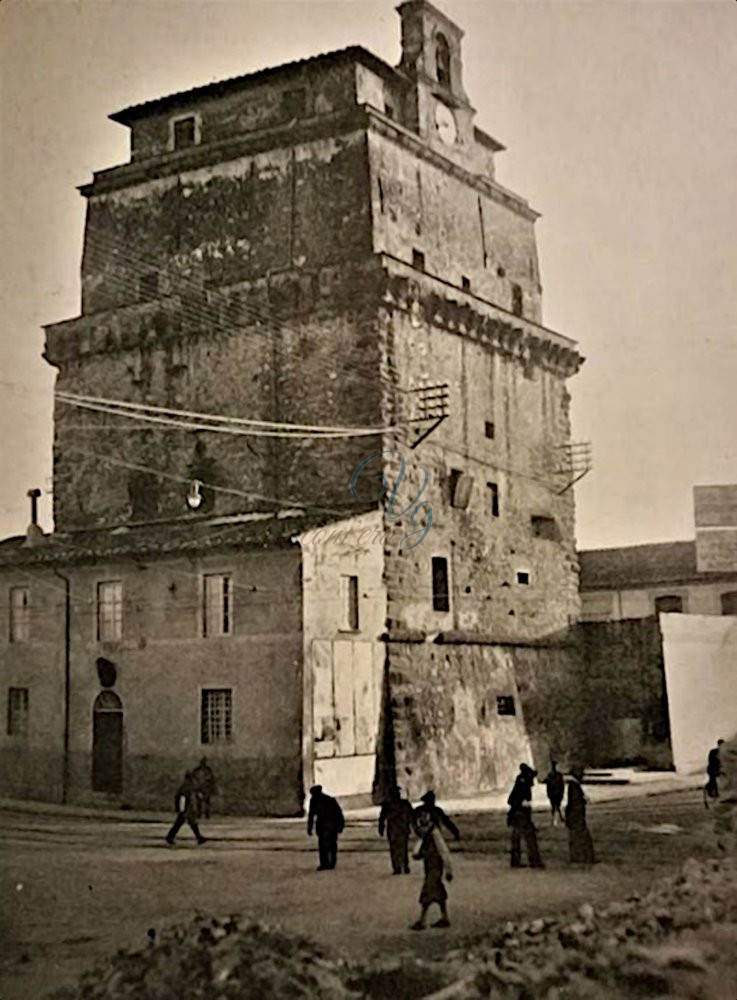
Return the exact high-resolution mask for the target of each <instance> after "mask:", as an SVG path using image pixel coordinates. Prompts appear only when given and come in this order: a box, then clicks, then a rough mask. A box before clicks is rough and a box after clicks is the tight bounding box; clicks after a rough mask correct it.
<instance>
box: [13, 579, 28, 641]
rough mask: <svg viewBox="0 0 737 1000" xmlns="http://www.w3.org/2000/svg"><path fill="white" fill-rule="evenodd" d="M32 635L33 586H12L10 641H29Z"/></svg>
mask: <svg viewBox="0 0 737 1000" xmlns="http://www.w3.org/2000/svg"><path fill="white" fill-rule="evenodd" d="M30 636H31V588H30V587H11V588H10V636H9V638H10V641H11V642H27V641H28V639H29V638H30Z"/></svg>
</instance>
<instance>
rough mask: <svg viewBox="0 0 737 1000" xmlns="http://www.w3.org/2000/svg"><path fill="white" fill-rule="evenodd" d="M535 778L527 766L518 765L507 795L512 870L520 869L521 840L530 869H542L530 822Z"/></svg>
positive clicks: (532, 826) (534, 774)
mask: <svg viewBox="0 0 737 1000" xmlns="http://www.w3.org/2000/svg"><path fill="white" fill-rule="evenodd" d="M536 777H537V771H534V770H533V769H532V768H531V767H530V766H529V765H528V764H520V766H519V774H518V775H517V779H516V781H515V783H514V787H513V788H512V791H511V792H510V793H509V798H508V799H507V805H508V806H509V813H508V814H507V826H508V827H510V829H511V831H512V843H511V864H512V868H521V867H522V838H523V837H524V840H525V847H526V848H527V860H528V861H529V864H530V868H544V867H545V865H544V864H543V860H542V858H541V857H540V851H539V848H538V846H537V831H536V830H535V824H534V823H533V822H532V784H533V782H534V780H535V778H536Z"/></svg>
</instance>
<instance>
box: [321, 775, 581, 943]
mask: <svg viewBox="0 0 737 1000" xmlns="http://www.w3.org/2000/svg"><path fill="white" fill-rule="evenodd" d="M583 775H584V772H583V768H582V767H578V766H574V767H572V768H571V770H570V779H569V781H568V799H567V802H566V806H565V815H563V813H562V812H561V807H562V805H563V798H564V796H565V791H566V782H565V779H564V777H563V775H562V774H561V773H560V771H558V768H557V765H556V762H555V761H551V768H550V772H549V774H548V775H547V777H546V778H545V779H544V783H545V786H546V789H547V794H548V801H549V802H550V810H551V820H552V823H553V825H554V826H555V825H556V824H557V822H558V821H560V822H564V823H565V825H566V827H567V828H568V845H569V857H570V860H571V862H572V863H574V864H586V865H590V864H594V862H595V860H596V859H595V856H594V844H593V841H592V839H591V834H590V832H589V829H588V826H587V823H586V796H585V794H584V791H583V788H582V782H583ZM536 777H537V771H535V770H534V769H533V768H531V767H530V766H529V765H528V764H520V768H519V774H518V775H517V778H516V779H515V782H514V787H513V788H512V791H511V792H510V794H509V798H508V799H507V805H508V806H509V812H508V814H507V825H508V827H509V828H510V833H511V844H510V859H511V865H512V867H513V868H521V867H522V843H523V841H524V845H525V848H526V852H527V861H528V864H529V866H530V867H531V868H544V867H545V865H544V862H543V860H542V857H541V856H540V849H539V846H538V842H537V829H536V827H535V824H534V823H533V820H532V789H533V785H534V782H535V778H536ZM420 801H421V805H419V806H417V808H414V807H413V806H412V803H411V802H409V800H407V799H405V798H402V794H401V791H400V789H399V788H398V787H396V786H395V787H393V788H392V789H391V791H390V793H389V796H388V798H387V800H386V802H384V804H383V805H382V807H381V812H380V813H379V836H380V837H383V836H385V835H386V838H387V841H388V844H389V857H390V860H391V866H392V872H393V874H394V875H402V874H409V871H410V857H409V841H410V835H411V834H412V832H414V833H415V834H416V836H417V837H418V838H419V844H418V847H417V850H416V852H415V854H414V858H415V860H417V861H422V862H423V866H424V872H425V878H424V881H423V884H422V890H421V892H420V908H421V910H420V916H419V919H418V920H417V921H416V922H415V923H414V924H413V925H412V929H413V930H418V931H419V930H424V928H425V926H426V920H427V914H428V911H429V909H430V907H431V906H432V905H433V904H436V905H437V906H438V908H439V910H440V918H439V919H438V920H437V921H436V923H434V924H433V927H449V926H450V920H449V917H448V909H447V899H448V890H447V889H446V887H445V884H444V883H445V882H450V881H451V880H452V878H453V868H452V863H451V856H450V851H449V849H448V845H447V843H446V841H445V837H444V832H445V833H448V834H450V835H451V836H452V837H454V838H455V839H456V840H459V839H460V832H459V830H458V827H457V826H456V825H455V823H454V822H453V821H452V820H451V819H450V818H449V817H448V816H446V814H445V813H444V812H443V810H442V809H441V808H440V806H439V805H438V804H437V802H436V800H435V793H434V792H432V791H428V792H425V794H424V795H423V796H422V799H421V800H420ZM344 827H345V819H344V817H343V811H342V810H341V808H340V805H339V804H338V801H337V800H336V799H335V798H333V797H332V796H330V795H327V794H326V793H325V792H324V791H323V788H322V785H314V786H313V787H312V788H311V789H310V808H309V813H308V817H307V833H308V835H310V836H311V835H312V833H313V831H314V833H316V834H317V839H318V851H319V858H320V863H319V865H318V871H326V870H329V869H333V868H335V866H336V863H337V857H338V837H339V835H340V834H341V833H342V832H343V829H344Z"/></svg>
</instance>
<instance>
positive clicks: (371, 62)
mask: <svg viewBox="0 0 737 1000" xmlns="http://www.w3.org/2000/svg"><path fill="white" fill-rule="evenodd" d="M351 60H352V61H354V62H360V63H363V64H364V65H367V66H369V67H370V68H371V69H373V70H375V71H376V72H377V73H381V74H382V75H383V76H386V75H391V76H392V77H395V78H399V79H402V74H401V73H400V72H399V70H396V69H394V68H393V67H392V66H390V65H389V63H386V62H384V60H383V59H379V57H378V56H375V55H374V54H373V52H369V50H368V49H365V48H364V47H363V46H362V45H351V46H349V47H348V48H345V49H336V50H335V51H333V52H323V53H321V54H320V55H316V56H309V57H307V58H306V59H297V60H296V61H295V62H290V63H283V64H282V65H281V66H267V67H266V68H265V69H260V70H256V71H255V72H253V73H246V74H244V75H243V76H233V77H229V78H228V79H227V80H218V81H216V82H214V83H206V84H204V85H202V86H200V87H192V89H191V90H182V91H179V92H178V93H176V94H168V95H166V96H165V97H157V98H155V99H154V100H152V101H145V102H144V103H143V104H133V105H131V106H130V107H128V108H123V109H122V110H121V111H116V112H115V113H114V114H112V115H109V116H108V117H109V118H111V119H112V121H114V122H119V123H120V124H121V125H129V124H130V123H131V122H133V121H135V119H136V118H142V117H144V116H145V115H150V114H155V113H156V112H157V111H164V110H165V109H167V108H170V107H174V106H178V105H181V104H188V103H191V102H192V101H193V100H200V99H201V98H204V97H221V96H223V95H225V94H228V93H230V92H232V91H234V90H239V89H241V88H242V87H243V86H244V85H247V84H250V83H255V82H256V81H258V80H263V79H265V78H266V77H269V76H272V75H277V74H280V73H288V72H293V71H294V70H299V69H303V68H305V67H306V66H313V65H315V64H317V63H329V62H330V63H337V62H350V61H351Z"/></svg>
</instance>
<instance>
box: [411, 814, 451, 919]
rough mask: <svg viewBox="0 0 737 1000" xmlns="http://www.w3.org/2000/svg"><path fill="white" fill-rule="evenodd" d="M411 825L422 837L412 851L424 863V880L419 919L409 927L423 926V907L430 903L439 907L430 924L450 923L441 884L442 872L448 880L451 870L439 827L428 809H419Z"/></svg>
mask: <svg viewBox="0 0 737 1000" xmlns="http://www.w3.org/2000/svg"><path fill="white" fill-rule="evenodd" d="M415 829H416V830H417V832H418V834H419V835H420V836H421V837H422V843H421V844H420V848H419V850H418V851H417V853H416V854H415V858H417V860H418V861H419V860H422V861H423V862H424V865H425V881H424V882H423V883H422V891H421V893H420V906H421V907H422V912H421V913H420V918H419V920H418V921H417V922H416V923H414V924H412V930H413V931H422V930H424V929H425V920H426V919H427V911H428V910H429V909H430V907H431V906H432V904H433V903H437V905H438V907H439V909H440V919H439V920H437V921H436V922H435V923H434V924H433V927H450V920H449V919H448V910H447V907H446V905H445V901H446V900H447V898H448V890H447V889H446V888H445V886H444V885H443V875H445V877H446V879H447V880H448V881H449V882H450V880H451V879H452V878H453V873H452V871H451V868H450V852H449V851H448V847H447V845H446V844H445V841H444V840H443V838H442V835H441V833H440V831H439V830H438V828H437V826H436V825H435V823H434V822H433V818H432V814H431V813H430V811H429V809H419V810H418V811H417V813H416V814H415Z"/></svg>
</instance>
